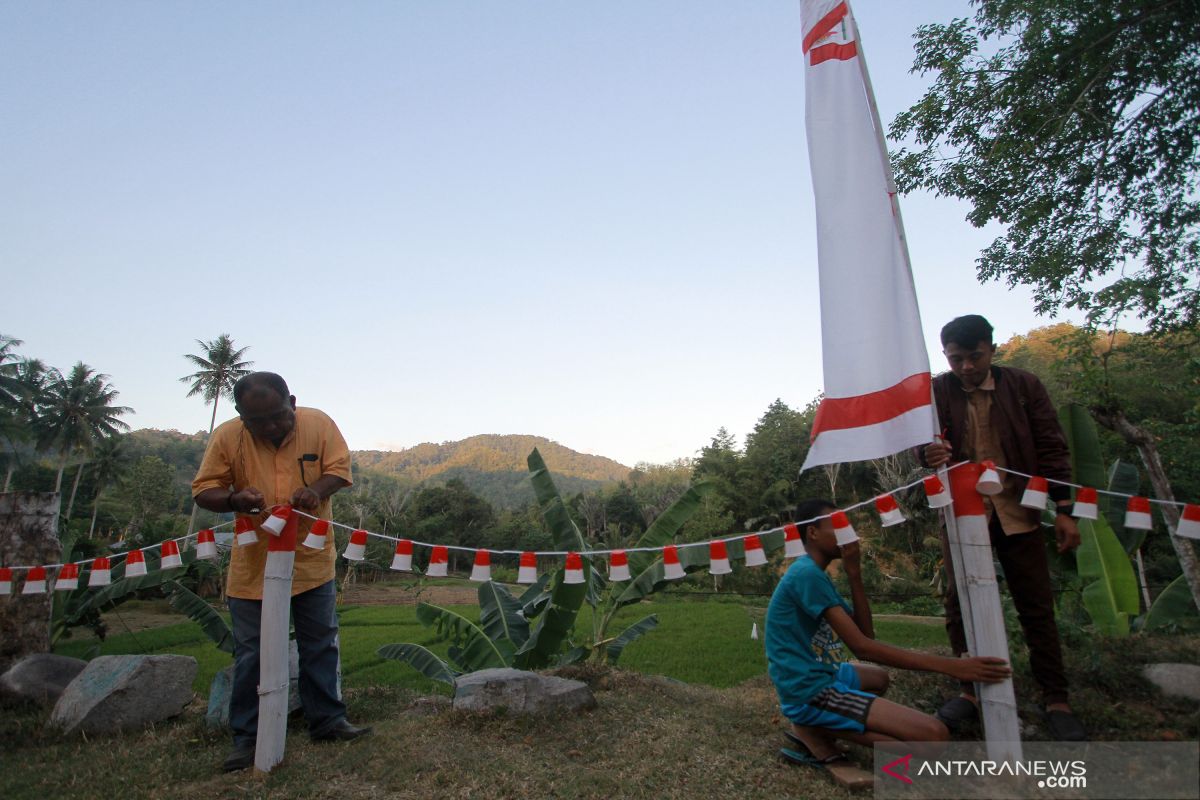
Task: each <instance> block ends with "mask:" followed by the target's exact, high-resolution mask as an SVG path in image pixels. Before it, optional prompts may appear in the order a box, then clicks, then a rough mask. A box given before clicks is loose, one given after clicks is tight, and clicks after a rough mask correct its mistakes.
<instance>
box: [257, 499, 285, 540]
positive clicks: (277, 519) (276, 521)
mask: <svg viewBox="0 0 1200 800" xmlns="http://www.w3.org/2000/svg"><path fill="white" fill-rule="evenodd" d="M290 513H292V507H291V506H275V507H274V508H272V509H271V516H269V517H267V519H266V521H265V522H263V524H262V529H263V530H264V531H266V532H267V533H269V534H271V535H272V536H278V535H279V534H281V533H283V526H284V525H287V521H288V514H290Z"/></svg>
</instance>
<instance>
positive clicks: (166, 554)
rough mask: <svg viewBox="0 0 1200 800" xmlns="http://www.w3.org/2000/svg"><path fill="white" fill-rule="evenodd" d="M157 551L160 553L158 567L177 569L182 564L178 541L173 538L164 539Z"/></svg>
mask: <svg viewBox="0 0 1200 800" xmlns="http://www.w3.org/2000/svg"><path fill="white" fill-rule="evenodd" d="M159 553H161V554H162V563H161V565H160V569H179V568H180V567H182V566H183V558H182V556H180V555H179V543H178V542H176V541H175V540H174V539H167V540H166V541H164V542H163V543H162V545H161V546H160V547H159Z"/></svg>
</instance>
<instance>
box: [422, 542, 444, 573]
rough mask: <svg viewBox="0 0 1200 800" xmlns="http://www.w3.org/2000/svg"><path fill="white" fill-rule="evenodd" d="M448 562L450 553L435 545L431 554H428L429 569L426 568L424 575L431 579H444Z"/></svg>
mask: <svg viewBox="0 0 1200 800" xmlns="http://www.w3.org/2000/svg"><path fill="white" fill-rule="evenodd" d="M449 562H450V552H449V551H448V550H446V548H445V547H444V546H443V545H440V544H439V545H437V546H436V547H434V548H433V552H432V553H430V554H429V567H428V568H426V570H425V574H426V575H428V576H429V577H431V578H444V577H446V567H447V566H448V565H449Z"/></svg>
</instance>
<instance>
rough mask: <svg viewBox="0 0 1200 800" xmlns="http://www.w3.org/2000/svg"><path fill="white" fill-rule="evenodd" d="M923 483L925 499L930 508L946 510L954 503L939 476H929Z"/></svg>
mask: <svg viewBox="0 0 1200 800" xmlns="http://www.w3.org/2000/svg"><path fill="white" fill-rule="evenodd" d="M921 483H922V484H923V485H924V486H925V499H926V500H927V501H928V502H929V507H930V508H945V507H946V506H948V505H950V504H951V503H953V502H954V499H953V498H951V497H950V493H949V492H948V491H946V487H945V486H943V485H942V479H941V478H939V477H938V476H937V475H929V476H927V477H926V478H925V480H923V481H921Z"/></svg>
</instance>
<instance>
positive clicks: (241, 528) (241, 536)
mask: <svg viewBox="0 0 1200 800" xmlns="http://www.w3.org/2000/svg"><path fill="white" fill-rule="evenodd" d="M233 533H234V541H235V542H237V546H238V547H248V546H249V545H252V544H258V531H256V530H254V520H252V519H250V518H249V517H235V518H234V520H233Z"/></svg>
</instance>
